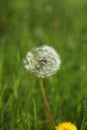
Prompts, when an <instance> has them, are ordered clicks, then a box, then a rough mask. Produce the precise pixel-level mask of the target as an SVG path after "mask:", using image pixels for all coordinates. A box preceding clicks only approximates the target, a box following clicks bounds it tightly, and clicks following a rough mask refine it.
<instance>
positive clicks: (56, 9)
mask: <svg viewBox="0 0 87 130" xmlns="http://www.w3.org/2000/svg"><path fill="white" fill-rule="evenodd" d="M41 45H48V46H52V47H53V48H55V50H56V51H57V52H58V54H59V55H60V58H61V61H62V64H61V67H60V70H59V71H57V73H56V74H55V75H53V76H51V77H48V78H44V79H43V82H44V86H45V91H46V95H47V99H48V102H49V105H50V109H51V112H52V115H53V118H54V121H55V123H56V125H58V124H59V123H60V122H66V121H69V122H72V123H74V124H75V125H76V126H77V127H78V130H87V1H86V0H83V1H81V0H66V1H65V0H61V1H59V0H37V1H35V0H29V1H28V0H15V1H14V0H11V1H9V0H7V1H5V0H0V130H52V127H51V124H50V121H49V118H48V114H47V111H46V109H45V105H44V102H43V99H42V95H41V90H40V83H39V78H38V77H36V76H35V75H34V74H33V73H30V72H29V71H27V70H26V69H25V68H24V65H23V59H24V58H25V56H26V53H27V52H28V51H30V50H31V49H32V48H33V47H39V46H41ZM81 126H82V128H81Z"/></svg>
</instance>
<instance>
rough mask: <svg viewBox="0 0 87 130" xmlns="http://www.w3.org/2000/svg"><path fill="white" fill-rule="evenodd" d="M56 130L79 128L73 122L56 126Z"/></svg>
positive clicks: (74, 129) (75, 129)
mask: <svg viewBox="0 0 87 130" xmlns="http://www.w3.org/2000/svg"><path fill="white" fill-rule="evenodd" d="M56 130H77V127H76V126H75V125H74V124H72V123H71V122H63V123H60V124H59V125H58V126H56Z"/></svg>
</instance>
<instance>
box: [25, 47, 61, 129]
mask: <svg viewBox="0 0 87 130" xmlns="http://www.w3.org/2000/svg"><path fill="white" fill-rule="evenodd" d="M23 63H24V66H25V68H26V69H27V70H30V71H31V72H34V73H35V75H36V76H38V77H40V87H41V93H42V96H43V100H44V103H45V106H46V109H47V112H48V116H49V119H50V122H51V125H52V127H53V129H54V130H55V122H54V120H53V117H52V114H51V110H50V107H49V104H48V101H47V97H46V94H45V89H44V85H43V80H42V78H45V77H48V76H51V75H53V74H55V73H56V71H57V70H59V69H60V64H61V60H60V57H59V55H58V54H57V52H56V51H55V49H53V48H52V47H49V46H46V45H44V46H41V47H38V48H33V49H32V50H31V51H30V52H28V53H27V55H26V58H25V59H24V60H23Z"/></svg>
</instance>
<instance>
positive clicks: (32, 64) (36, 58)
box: [23, 45, 61, 78]
mask: <svg viewBox="0 0 87 130" xmlns="http://www.w3.org/2000/svg"><path fill="white" fill-rule="evenodd" d="M23 63H24V66H25V68H26V69H27V70H30V71H31V72H34V73H35V74H36V75H37V76H38V77H42V78H45V77H48V76H51V75H53V74H55V73H56V71H57V70H59V69H60V64H61V60H60V57H59V55H58V54H57V52H56V51H55V49H53V48H52V47H49V46H46V45H44V46H41V47H38V48H33V49H32V50H31V51H30V52H28V53H27V55H26V58H25V59H24V60H23Z"/></svg>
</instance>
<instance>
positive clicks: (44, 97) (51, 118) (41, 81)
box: [40, 78, 55, 130]
mask: <svg viewBox="0 0 87 130" xmlns="http://www.w3.org/2000/svg"><path fill="white" fill-rule="evenodd" d="M40 87H41V92H42V96H43V100H44V103H45V106H46V109H47V112H48V116H49V119H50V122H51V125H52V127H53V129H54V130H55V123H54V120H53V116H52V114H51V110H50V107H49V104H48V101H47V97H46V94H45V89H44V85H43V79H42V78H40Z"/></svg>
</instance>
